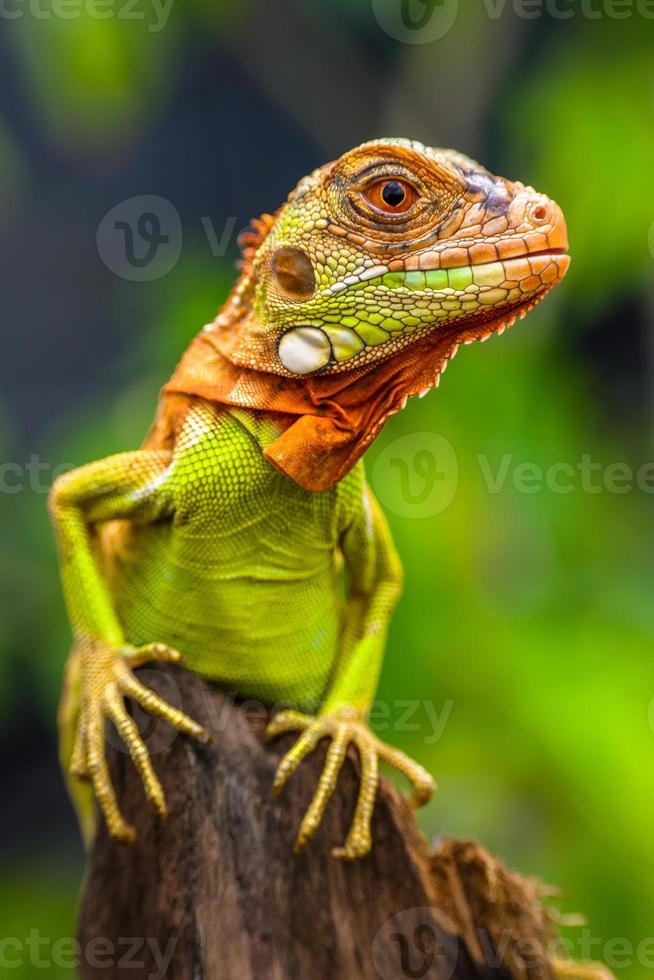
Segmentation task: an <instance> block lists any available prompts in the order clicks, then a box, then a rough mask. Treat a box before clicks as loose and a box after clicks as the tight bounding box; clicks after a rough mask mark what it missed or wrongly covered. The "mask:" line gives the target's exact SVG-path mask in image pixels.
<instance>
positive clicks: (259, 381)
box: [148, 139, 569, 491]
mask: <svg viewBox="0 0 654 980" xmlns="http://www.w3.org/2000/svg"><path fill="white" fill-rule="evenodd" d="M243 244H244V267H243V272H242V275H241V277H240V279H239V281H238V283H237V285H236V286H235V288H234V289H233V290H232V292H231V294H230V296H229V298H228V300H227V302H226V303H225V305H224V306H223V308H222V310H221V311H220V313H219V314H218V316H217V317H216V319H215V320H214V321H213V322H212V323H209V324H207V326H206V327H205V328H204V330H203V331H202V333H201V334H199V335H198V336H197V337H196V338H195V339H194V341H193V342H192V343H191V345H190V347H189V348H188V350H187V351H186V353H185V355H184V357H183V358H182V360H181V361H180V363H179V365H178V367H177V369H176V371H175V373H174V374H173V377H172V378H171V380H170V381H169V383H168V384H167V385H166V386H165V388H164V398H163V399H162V403H161V406H160V410H159V413H158V417H157V422H156V424H155V426H154V429H153V430H152V433H151V434H150V437H149V442H148V445H157V446H159V445H168V443H169V441H170V440H171V439H172V438H173V437H174V432H175V431H176V428H175V427H176V424H177V422H176V420H177V418H178V415H179V412H180V411H183V410H184V406H185V405H188V398H189V396H190V397H191V398H198V397H199V398H203V399H205V400H207V401H209V402H212V403H214V404H219V405H227V406H235V407H242V408H247V409H253V410H255V411H257V412H263V413H265V414H266V415H267V416H268V417H269V418H270V419H271V422H272V428H273V429H274V431H275V433H276V434H277V435H276V437H275V438H274V439H273V441H272V442H268V443H267V444H266V445H265V447H264V454H265V456H266V457H267V458H268V459H269V460H270V462H271V463H272V464H273V465H274V466H276V467H277V468H278V469H279V470H281V471H282V472H283V473H284V474H286V475H287V476H289V477H291V478H292V479H293V480H295V482H296V483H298V484H299V485H300V486H301V487H303V488H304V489H306V490H311V491H315V490H325V489H327V488H329V487H331V486H333V485H334V483H336V482H337V481H338V480H340V479H341V478H342V477H343V475H344V474H345V473H347V472H348V470H350V469H351V468H352V466H354V464H355V463H356V461H357V460H358V459H359V458H360V457H361V455H362V454H363V453H364V451H365V450H366V448H367V447H368V446H369V445H370V443H371V442H372V441H373V439H374V438H375V437H376V436H377V434H378V433H379V431H380V430H381V428H382V426H383V425H384V423H385V422H386V420H387V419H388V418H389V417H390V416H391V415H393V413H394V412H398V411H399V410H400V409H401V408H403V406H404V405H405V404H406V401H407V398H409V397H411V396H412V395H415V394H418V393H424V392H425V391H427V390H429V389H430V388H432V387H434V385H436V384H438V380H439V378H440V375H441V373H442V371H443V370H444V368H445V365H446V364H447V362H448V360H449V358H451V357H452V356H453V355H454V353H455V352H456V350H457V349H458V346H459V344H461V343H471V342H472V341H474V340H479V339H484V338H485V337H487V336H490V334H491V333H499V332H501V331H502V330H503V329H504V328H505V327H506V326H510V325H511V324H512V323H513V322H514V321H515V319H516V318H517V317H518V316H524V314H525V313H526V312H527V310H529V309H530V308H531V307H532V306H534V304H535V303H537V302H538V301H539V300H541V299H542V298H543V296H544V295H545V294H546V293H547V292H548V291H549V290H550V289H551V288H552V286H554V285H555V284H556V283H557V282H558V281H559V280H560V279H561V278H562V277H563V276H564V275H565V272H566V270H567V268H568V263H569V259H568V257H567V255H565V252H566V250H567V245H568V243H567V236H566V230H565V222H564V219H563V215H562V214H561V211H560V209H559V208H558V207H557V205H556V204H554V202H553V201H551V200H549V198H547V197H545V196H544V195H542V194H537V193H536V191H534V190H532V188H530V187H525V186H524V185H523V184H519V183H513V182H511V181H508V180H504V179H502V178H500V177H494V176H493V175H492V174H490V173H488V171H487V170H484V168H483V167H480V166H479V165H478V164H476V163H474V162H473V161H472V160H469V159H468V158H467V157H464V156H462V155H461V154H459V153H454V152H453V151H451V150H434V149H431V148H430V147H426V146H423V145H422V144H421V143H414V142H412V141H409V140H392V139H386V140H376V141H374V142H372V143H365V144H364V145H363V146H360V147H358V148H357V149H355V150H351V151H350V152H349V153H346V154H344V156H342V157H341V158H340V159H339V160H336V161H335V162H334V163H329V164H326V165H325V166H324V167H320V168H319V169H318V170H316V171H314V173H312V174H310V175H309V176H308V177H305V178H304V179H303V180H301V181H300V183H299V184H298V185H297V187H296V188H295V190H294V191H293V192H292V193H291V195H290V196H289V198H288V201H287V202H286V204H284V205H283V206H282V207H281V208H280V210H279V211H278V212H277V213H276V214H275V215H272V216H271V215H263V216H262V217H261V218H259V219H257V220H256V221H255V222H253V231H252V232H250V233H249V234H247V235H246V236H245V238H244V242H243ZM180 398H181V402H180V401H179V399H180Z"/></svg>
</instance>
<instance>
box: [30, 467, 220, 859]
mask: <svg viewBox="0 0 654 980" xmlns="http://www.w3.org/2000/svg"><path fill="white" fill-rule="evenodd" d="M171 458H172V457H171V453H170V452H165V451H160V452H148V451H141V452H132V453H122V454H120V455H118V456H111V457H109V458H107V459H104V460H101V461H99V462H97V463H91V464H90V465H89V466H85V467H82V468H81V469H79V470H75V471H73V472H71V473H66V474H65V475H64V476H62V477H60V478H59V479H58V480H57V481H56V482H55V484H54V486H53V488H52V491H51V494H50V501H49V504H50V514H51V517H52V521H53V524H54V526H55V530H56V534H57V542H58V546H59V555H60V565H61V577H62V582H63V588H64V597H65V600H66V605H67V608H68V613H69V616H70V621H71V624H72V627H73V634H74V647H73V651H72V653H71V659H70V661H69V665H68V669H67V684H66V685H65V691H64V696H63V699H62V708H61V710H60V732H61V740H62V755H63V756H64V757H66V758H65V760H64V761H65V762H67V763H68V765H69V772H70V775H71V776H72V777H73V778H74V779H78V780H88V781H90V782H91V784H92V786H93V789H94V791H95V795H96V797H97V800H98V802H99V804H100V806H101V808H102V811H103V813H104V815H105V819H106V821H107V828H108V830H109V832H110V834H112V835H113V836H114V837H117V838H119V839H121V840H126V841H130V840H132V839H133V837H134V829H133V828H132V827H131V826H129V824H127V823H126V822H125V820H124V819H123V817H122V816H121V813H120V811H119V809H118V804H117V802H116V796H115V793H114V790H113V787H112V785H111V780H110V778H109V771H108V768H107V762H106V759H105V733H104V729H105V724H106V721H107V720H108V719H109V720H111V721H112V722H113V723H114V725H115V726H116V729H117V730H118V732H119V734H120V736H121V738H122V739H123V741H124V742H125V744H126V745H127V748H128V751H129V754H130V756H131V758H132V760H133V762H134V764H135V765H136V767H137V769H138V770H139V773H140V775H141V778H142V780H143V784H144V787H145V791H146V793H147V796H148V798H149V799H150V801H151V802H152V804H153V806H154V807H155V809H156V810H157V811H158V812H159V813H160V814H162V815H164V814H165V813H166V804H165V800H164V794H163V790H162V788H161V784H160V782H159V780H158V779H157V776H156V775H155V772H154V769H153V768H152V763H151V762H150V757H149V754H148V751H147V748H146V746H145V745H144V743H143V741H142V739H141V737H140V735H139V733H138V729H137V727H136V725H135V723H134V721H133V719H132V718H131V717H130V715H129V714H128V713H127V711H126V709H125V705H124V700H123V698H124V696H129V697H131V698H133V699H134V700H135V701H137V702H138V703H139V704H140V705H141V706H142V707H143V708H144V709H145V710H146V711H150V712H152V713H153V714H156V715H159V716H161V717H162V718H165V719H166V721H168V722H169V723H170V724H171V725H173V726H174V727H175V728H176V729H177V730H178V731H180V732H184V733H186V734H188V735H193V736H195V737H196V738H204V737H205V734H204V731H203V729H202V728H201V726H200V725H198V724H197V723H196V722H194V721H193V720H192V719H191V718H189V717H188V716H187V715H185V714H184V713H183V712H181V711H179V710H178V709H176V708H173V707H171V706H170V705H168V704H166V702H165V701H163V700H162V699H161V698H159V697H158V696H157V695H156V694H155V693H154V692H153V691H150V690H148V689H147V688H146V687H144V686H143V685H142V684H141V683H140V681H138V680H137V678H136V677H135V676H134V675H133V673H132V670H133V668H135V667H139V666H141V664H143V663H146V662H147V661H150V660H160V661H175V660H178V659H179V654H178V653H177V651H176V650H172V649H170V648H169V647H167V646H165V645H163V644H158V643H151V644H148V645H146V646H143V647H139V648H135V647H133V646H130V645H129V644H128V643H127V642H126V640H125V637H124V635H123V631H122V628H121V625H120V622H119V620H118V617H117V615H116V612H115V610H114V608H113V604H112V601H111V597H110V594H109V590H108V588H107V584H106V582H105V580H104V578H103V576H102V574H101V571H100V568H99V567H98V563H97V561H96V557H95V554H94V548H93V541H92V529H93V526H94V525H95V524H98V523H101V522H104V521H108V520H112V519H115V518H129V519H130V520H132V521H135V522H141V523H146V522H148V521H152V520H156V519H158V518H161V517H165V516H166V515H167V514H171V513H172V499H171V495H170V493H169V490H168V486H169V483H168V480H167V475H168V473H169V469H170V464H171ZM73 685H74V688H75V690H73ZM85 816H86V815H85V814H84V813H81V814H80V818H81V821H82V824H83V830H86V831H87V833H86V836H87V837H88V816H86V819H85ZM85 825H86V826H85Z"/></svg>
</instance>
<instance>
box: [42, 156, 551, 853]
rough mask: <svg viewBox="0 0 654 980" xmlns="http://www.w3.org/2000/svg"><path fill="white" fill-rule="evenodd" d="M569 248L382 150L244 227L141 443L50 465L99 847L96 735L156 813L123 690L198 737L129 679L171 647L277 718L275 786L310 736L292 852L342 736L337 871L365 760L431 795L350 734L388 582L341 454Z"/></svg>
mask: <svg viewBox="0 0 654 980" xmlns="http://www.w3.org/2000/svg"><path fill="white" fill-rule="evenodd" d="M566 250H567V237H566V228H565V222H564V219H563V216H562V213H561V211H560V209H559V208H558V207H557V205H556V204H554V203H553V202H552V201H551V200H549V199H548V198H547V197H545V196H543V195H542V194H538V193H536V191H534V190H533V189H532V188H530V187H525V186H524V185H523V184H520V183H513V182H510V181H508V180H504V179H502V178H498V177H494V176H493V175H491V174H490V173H489V172H488V171H486V170H485V169H484V168H483V167H481V166H479V165H478V164H477V163H475V162H473V161H472V160H470V159H468V158H467V157H465V156H463V155H461V154H459V153H455V152H453V151H451V150H437V149H432V148H430V147H426V146H423V145H422V144H420V143H417V142H413V141H409V140H403V139H384V140H376V141H373V142H370V143H366V144H364V145H363V146H360V147H358V148H356V149H354V150H351V151H350V152H348V153H346V154H345V155H344V156H342V157H341V158H340V159H338V160H336V161H335V162H332V163H329V164H326V165H325V166H322V167H320V168H319V169H317V170H315V171H314V172H313V173H312V174H310V175H309V176H308V177H305V178H304V179H303V180H301V181H300V183H299V184H298V185H297V187H296V188H295V190H294V191H293V192H292V193H291V194H290V196H289V198H288V200H287V201H286V203H285V204H284V205H283V206H282V207H281V208H280V209H279V210H278V211H277V213H276V214H275V215H272V216H271V215H263V216H262V217H261V218H259V219H257V220H256V221H254V222H253V227H252V230H251V231H250V232H249V233H248V234H246V235H245V236H244V241H243V251H244V257H243V262H242V272H241V275H240V278H239V280H238V282H237V284H236V286H235V287H234V289H233V290H232V292H231V294H230V296H229V297H228V299H227V302H226V303H225V305H224V307H223V308H222V311H221V312H220V314H219V315H218V317H217V318H216V319H215V320H214V321H213V323H210V324H208V325H207V326H206V327H205V328H204V330H203V331H202V332H201V333H200V334H199V335H198V336H197V337H196V338H195V340H194V341H193V342H192V344H191V346H190V347H189V349H188V350H187V352H186V354H185V355H184V357H183V359H182V361H181V363H180V365H179V366H178V368H177V370H176V372H175V374H174V375H173V377H172V379H171V381H170V382H169V384H168V385H166V387H165V388H164V390H163V393H162V397H161V400H160V404H159V411H158V414H157V417H156V420H155V423H154V425H153V428H152V430H151V431H150V433H149V435H148V437H147V439H146V441H145V443H144V445H143V448H141V449H139V450H137V451H135V452H126V453H121V454H120V455H117V456H112V457H110V458H108V459H104V460H101V461H99V462H96V463H91V464H90V465H88V466H84V467H82V468H81V469H78V470H75V471H73V472H70V473H67V474H65V475H64V476H62V477H60V478H59V479H58V480H57V481H56V483H55V484H54V486H53V489H52V493H51V498H50V508H51V514H52V519H53V522H54V525H55V528H56V533H57V538H58V543H59V549H60V558H61V574H62V579H63V586H64V593H65V599H66V603H67V607H68V611H69V615H70V620H71V623H72V627H73V632H74V647H73V650H72V653H71V655H70V659H69V662H68V666H67V672H66V673H67V679H66V683H65V685H64V694H63V698H62V706H61V710H60V727H61V744H62V758H63V761H64V765H65V767H66V770H67V771H68V772H69V773H70V776H71V782H72V786H73V788H74V790H75V792H74V795H75V796H76V797H77V798H78V801H79V799H81V794H82V792H83V789H84V785H83V783H84V781H85V782H86V783H90V784H91V786H92V789H93V790H94V791H95V796H96V797H97V800H98V802H99V804H100V807H101V809H102V812H103V813H104V817H105V819H106V822H107V826H108V829H109V832H110V833H111V834H112V835H114V836H115V837H117V838H120V839H122V840H125V841H130V840H132V839H133V837H134V833H135V831H134V829H133V828H132V827H131V826H129V825H128V824H127V823H126V822H125V820H124V819H123V817H122V816H121V813H120V812H119V808H118V805H117V802H116V797H115V793H114V790H113V788H112V785H111V781H110V778H109V774H108V768H107V763H106V760H105V734H104V732H105V724H106V722H107V720H111V721H112V722H113V724H114V725H115V726H116V728H117V730H118V732H119V734H120V736H121V737H122V739H123V740H124V742H125V743H126V745H127V748H128V750H129V753H130V755H131V758H132V760H133V762H134V764H135V765H136V766H137V768H138V770H139V772H140V774H141V777H142V780H143V784H144V787H145V792H146V793H147V795H148V797H149V799H150V800H151V802H152V804H153V806H154V807H155V808H156V810H157V811H158V812H159V813H160V814H161V815H164V814H165V813H166V804H165V801H164V796H163V792H162V789H161V785H160V783H159V780H158V779H157V776H156V774H155V772H154V769H153V767H152V764H151V761H150V758H149V754H148V751H147V749H146V747H145V744H144V743H143V741H142V739H141V737H140V735H139V732H138V729H137V727H136V725H135V723H134V721H133V719H132V718H131V716H130V715H129V714H128V712H127V710H126V708H125V704H124V698H125V697H130V698H133V699H134V700H135V701H136V702H138V703H139V704H140V705H141V706H142V707H143V708H145V709H146V711H149V712H152V713H153V714H155V715H159V716H161V717H162V718H165V719H166V720H167V721H168V722H170V724H171V725H173V726H174V727H175V728H176V729H177V730H178V731H180V732H183V733H184V734H186V735H191V736H193V737H195V738H198V739H202V738H204V737H206V736H205V733H204V732H203V730H202V729H201V727H200V726H199V725H198V724H196V722H194V721H193V720H192V719H191V718H189V717H187V716H186V715H185V714H183V713H182V712H181V711H180V710H177V709H176V708H174V707H171V706H169V705H168V704H166V703H165V702H164V701H163V700H162V699H161V698H159V697H158V696H157V695H155V694H154V693H153V692H152V691H150V690H148V689H147V688H146V687H145V686H144V685H143V684H142V683H141V682H140V681H139V680H138V679H137V677H136V676H135V675H134V673H133V670H134V668H136V667H139V666H140V665H142V664H144V663H146V662H147V661H176V660H178V659H179V658H180V655H181V657H183V663H184V664H185V665H186V666H187V667H188V669H190V670H192V671H195V672H196V673H198V674H200V675H202V676H203V677H206V678H209V679H210V680H211V681H214V682H216V683H217V684H220V685H221V686H222V687H224V688H226V689H229V690H231V691H234V692H237V693H238V694H239V695H242V696H249V697H254V698H258V699H262V700H263V701H265V702H268V703H271V704H272V703H276V704H279V703H280V702H281V703H283V704H285V705H288V707H287V709H285V710H281V711H279V713H277V714H276V715H275V717H274V718H273V720H272V722H271V724H270V726H269V729H268V734H269V735H270V736H275V735H278V734H280V733H281V732H288V731H292V730H297V731H298V732H300V735H299V737H298V739H297V741H296V742H295V744H294V746H293V747H292V748H291V749H290V751H289V752H288V753H287V754H286V755H285V756H284V758H283V759H282V761H281V763H280V765H279V768H278V771H277V776H276V778H275V782H274V787H273V788H274V791H275V792H278V791H279V790H281V788H282V786H283V785H284V783H285V782H286V781H287V779H288V778H289V776H291V774H292V773H293V772H294V770H295V769H296V768H297V766H298V765H299V764H300V762H301V761H302V759H303V758H304V757H305V756H306V755H307V754H308V753H309V752H311V751H312V750H313V749H314V747H315V746H316V744H317V743H318V742H319V741H320V740H321V739H324V738H327V739H329V740H330V745H329V749H328V753H327V758H326V763H325V766H324V770H323V772H322V775H321V777H320V780H319V783H318V787H317V790H316V794H315V796H314V798H313V801H312V802H311V805H310V806H309V809H308V811H307V813H306V815H305V817H304V819H303V821H302V824H301V826H300V829H299V834H298V838H297V848H300V847H302V846H303V845H304V844H305V843H306V842H307V841H308V840H309V839H310V838H311V836H312V834H313V833H314V832H315V830H316V828H317V826H318V824H319V822H320V819H321V816H322V814H323V811H324V809H325V806H326V804H327V802H328V799H329V796H330V794H331V793H332V791H333V789H334V787H335V784H336V781H337V778H338V774H339V771H340V769H341V767H342V765H343V761H344V758H345V755H346V751H347V749H348V746H350V745H354V746H355V747H356V749H357V751H358V756H359V760H360V790H359V795H358V800H357V803H356V809H355V813H354V817H353V822H352V825H351V829H350V831H349V833H348V835H347V839H346V840H345V841H344V843H343V844H342V846H340V847H338V848H336V849H335V850H334V852H333V853H334V855H335V856H337V857H341V858H348V859H354V858H358V857H360V856H362V855H364V854H366V852H367V851H368V850H369V849H370V847H371V837H370V819H371V814H372V810H373V806H374V802H375V795H376V790H377V784H378V763H379V762H380V761H382V762H385V763H387V764H389V765H390V766H392V767H393V768H395V769H396V770H399V771H400V772H401V773H403V774H404V775H405V776H406V777H407V778H408V779H409V781H410V783H411V784H412V786H413V797H414V801H415V803H416V804H421V803H424V802H425V801H426V800H428V799H429V797H430V795H431V794H432V791H433V788H434V784H433V782H432V779H431V777H430V776H429V774H428V773H427V772H426V771H425V770H424V769H423V768H422V767H421V766H419V765H417V764H416V763H415V762H413V761H412V760H411V759H409V758H408V757H407V756H406V755H404V754H403V753H402V752H400V751H398V750H397V749H395V748H392V747H391V746H388V745H385V744H384V743H383V742H381V741H380V740H379V739H378V738H377V737H376V736H375V735H374V734H372V732H371V731H370V730H369V728H368V727H367V724H366V715H367V712H368V710H369V707H370V705H371V702H372V700H373V697H374V694H375V688H376V684H377V679H378V675H379V670H380V664H381V660H382V654H383V649H384V641H385V637H386V632H387V627H388V622H389V618H390V616H391V613H392V611H393V608H394V606H395V604H396V602H397V600H398V597H399V595H400V589H401V579H402V570H401V565H400V561H399V559H398V556H397V553H396V551H395V548H394V546H393V542H392V540H391V537H390V534H389V530H388V527H387V524H386V521H385V519H384V517H383V515H382V513H381V511H380V508H379V506H378V504H377V502H376V500H375V498H374V497H373V495H372V493H371V490H370V487H369V486H368V484H367V483H366V479H365V476H364V469H363V462H362V460H361V456H362V454H363V452H364V450H365V449H366V448H367V446H369V445H370V443H371V442H372V440H373V439H374V438H375V436H376V435H377V434H378V432H379V431H380V429H381V427H382V425H383V424H384V422H385V421H386V419H387V418H388V417H389V415H391V414H392V413H394V412H397V411H398V410H400V409H401V408H402V407H403V406H404V404H405V402H406V400H407V398H408V397H409V396H411V395H413V394H416V393H423V392H424V391H425V390H428V389H430V388H432V387H433V386H434V385H436V384H437V383H438V380H439V376H440V374H441V372H442V371H443V369H444V367H445V365H446V363H447V361H448V360H449V359H450V358H451V357H452V356H453V355H454V353H455V352H456V350H457V348H458V346H459V344H461V343H471V342H472V341H474V340H478V339H484V338H485V337H487V336H488V335H489V334H491V333H501V332H502V331H503V330H504V328H505V327H507V326H510V325H511V324H512V323H513V322H514V321H515V320H516V318H517V317H518V316H520V317H522V316H524V314H525V313H526V312H527V311H528V310H529V309H530V308H531V307H532V306H534V305H535V304H536V303H537V302H538V301H539V300H541V299H542V298H543V296H545V294H546V293H547V292H548V291H549V290H550V289H551V288H552V287H553V286H554V285H555V284H556V283H557V282H559V281H560V279H561V278H562V277H563V275H564V274H565V272H566V271H567V268H568V264H569V259H568V257H567V256H566V254H565V252H566ZM343 566H344V572H345V577H346V582H347V584H346V589H345V593H344V590H343V583H342V578H343ZM344 595H345V598H343V596H344ZM90 799H91V796H90V794H89V796H88V799H87V804H88V801H89V800H90ZM80 809H81V811H82V817H83V823H84V825H85V826H86V828H87V833H88V829H89V827H90V826H91V824H90V822H89V821H90V814H92V811H91V810H89V808H88V806H80Z"/></svg>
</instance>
